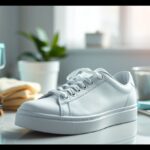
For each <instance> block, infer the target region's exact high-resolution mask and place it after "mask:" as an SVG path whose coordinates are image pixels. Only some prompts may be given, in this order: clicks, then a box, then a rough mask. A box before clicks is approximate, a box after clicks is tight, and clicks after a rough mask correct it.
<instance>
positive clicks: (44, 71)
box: [18, 61, 60, 93]
mask: <svg viewBox="0 0 150 150" xmlns="http://www.w3.org/2000/svg"><path fill="white" fill-rule="evenodd" d="M59 66H60V63H59V61H49V62H29V61H19V62H18V67H19V73H20V79H21V80H24V81H31V82H37V83H39V84H40V85H41V87H42V91H41V92H42V93H47V92H48V91H49V90H51V89H56V87H57V80H58V73H59Z"/></svg>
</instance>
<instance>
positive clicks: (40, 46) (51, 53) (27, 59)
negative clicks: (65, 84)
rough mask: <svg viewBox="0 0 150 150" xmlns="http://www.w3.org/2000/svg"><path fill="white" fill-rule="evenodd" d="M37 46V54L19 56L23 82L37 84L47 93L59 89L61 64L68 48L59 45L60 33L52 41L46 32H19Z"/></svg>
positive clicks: (30, 53) (26, 53)
mask: <svg viewBox="0 0 150 150" xmlns="http://www.w3.org/2000/svg"><path fill="white" fill-rule="evenodd" d="M19 33H20V34H21V35H22V36H24V37H25V38H27V39H28V40H30V41H31V42H33V43H34V45H35V46H36V50H37V51H36V52H31V51H26V52H23V53H21V55H19V57H18V59H19V62H18V66H19V73H20V78H21V80H25V81H32V82H37V83H39V84H40V85H41V87H42V93H46V92H48V91H49V90H51V89H55V88H56V87H57V80H58V73H59V67H60V62H59V60H58V59H59V58H61V57H64V56H66V48H65V47H64V46H60V45H59V33H55V34H54V36H53V39H52V41H51V42H50V41H49V38H48V36H47V34H46V32H45V31H44V30H43V29H41V28H37V29H36V34H34V33H26V32H19Z"/></svg>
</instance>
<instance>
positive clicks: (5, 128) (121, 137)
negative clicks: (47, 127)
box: [0, 112, 150, 144]
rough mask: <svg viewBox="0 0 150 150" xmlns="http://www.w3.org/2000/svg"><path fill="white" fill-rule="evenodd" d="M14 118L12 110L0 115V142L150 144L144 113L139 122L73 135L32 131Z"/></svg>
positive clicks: (149, 125)
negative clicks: (17, 124)
mask: <svg viewBox="0 0 150 150" xmlns="http://www.w3.org/2000/svg"><path fill="white" fill-rule="evenodd" d="M14 119H15V113H11V112H9V113H5V114H4V116H2V117H0V144H150V117H147V116H143V115H139V116H138V123H137V122H130V123H126V124H122V125H117V126H113V127H109V128H106V129H103V130H100V131H97V132H93V133H88V134H82V135H72V136H64V135H54V134H46V133H40V132H36V131H30V130H27V129H24V128H20V127H17V126H15V125H14ZM137 128H138V133H137ZM136 133H137V134H136Z"/></svg>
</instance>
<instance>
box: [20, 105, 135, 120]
mask: <svg viewBox="0 0 150 150" xmlns="http://www.w3.org/2000/svg"><path fill="white" fill-rule="evenodd" d="M136 107H137V105H131V106H127V107H122V108H119V109H114V110H111V111H107V112H104V113H99V114H96V115H90V116H56V115H50V114H44V113H38V112H30V111H28V110H24V109H20V110H19V111H18V112H17V113H19V114H22V115H26V116H32V117H38V118H45V119H52V120H63V121H86V120H93V119H96V118H99V117H106V116H107V115H111V114H115V113H119V112H122V111H126V110H127V111H128V110H130V109H134V108H136Z"/></svg>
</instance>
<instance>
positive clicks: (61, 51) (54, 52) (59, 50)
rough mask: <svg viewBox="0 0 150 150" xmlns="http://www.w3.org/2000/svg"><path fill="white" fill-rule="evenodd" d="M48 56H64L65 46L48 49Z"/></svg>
mask: <svg viewBox="0 0 150 150" xmlns="http://www.w3.org/2000/svg"><path fill="white" fill-rule="evenodd" d="M49 56H50V57H64V56H66V48H65V47H63V46H62V47H60V46H55V47H53V49H52V50H51V51H50V54H49Z"/></svg>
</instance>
